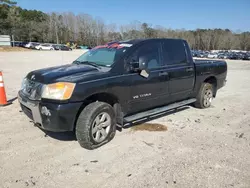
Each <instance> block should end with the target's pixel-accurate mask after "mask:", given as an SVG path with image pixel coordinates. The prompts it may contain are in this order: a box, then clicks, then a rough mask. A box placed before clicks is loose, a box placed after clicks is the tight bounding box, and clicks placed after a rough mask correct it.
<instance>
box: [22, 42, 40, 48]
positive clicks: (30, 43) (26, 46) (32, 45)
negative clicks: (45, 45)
mask: <svg viewBox="0 0 250 188" xmlns="http://www.w3.org/2000/svg"><path fill="white" fill-rule="evenodd" d="M39 44H40V43H37V42H29V43H27V44H26V45H25V46H24V47H25V48H30V49H35V48H36V46H38V45H39Z"/></svg>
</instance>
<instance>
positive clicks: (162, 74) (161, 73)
mask: <svg viewBox="0 0 250 188" xmlns="http://www.w3.org/2000/svg"><path fill="white" fill-rule="evenodd" d="M167 75H168V73H167V72H160V73H159V76H167Z"/></svg>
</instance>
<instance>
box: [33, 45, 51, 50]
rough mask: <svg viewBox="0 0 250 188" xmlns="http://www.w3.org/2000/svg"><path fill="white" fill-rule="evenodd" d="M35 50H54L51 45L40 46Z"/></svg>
mask: <svg viewBox="0 0 250 188" xmlns="http://www.w3.org/2000/svg"><path fill="white" fill-rule="evenodd" d="M35 48H36V49H37V50H55V49H54V47H53V45H52V44H40V45H38V46H36V47H35Z"/></svg>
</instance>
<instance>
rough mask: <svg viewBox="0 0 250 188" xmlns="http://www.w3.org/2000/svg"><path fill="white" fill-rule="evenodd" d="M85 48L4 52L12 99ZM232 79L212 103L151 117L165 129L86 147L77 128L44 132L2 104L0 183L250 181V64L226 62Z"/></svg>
mask: <svg viewBox="0 0 250 188" xmlns="http://www.w3.org/2000/svg"><path fill="white" fill-rule="evenodd" d="M81 53H82V52H81V51H79V50H76V51H73V52H40V51H37V52H33V51H32V52H2V53H0V69H2V70H3V71H4V81H5V86H6V88H5V89H6V90H7V95H8V99H12V98H14V97H16V94H17V91H18V89H19V88H20V84H21V80H22V78H23V77H24V76H25V75H26V74H27V73H28V72H29V71H31V70H34V69H38V68H42V67H48V66H53V65H60V64H65V63H67V62H71V61H72V60H74V59H75V58H77V57H78V56H79V55H80V54H81ZM227 62H228V67H229V71H228V78H227V80H228V82H227V85H226V87H224V88H222V89H221V90H219V92H218V95H217V98H216V99H215V100H214V101H213V106H212V107H211V108H209V109H205V110H200V109H195V108H193V107H189V108H187V109H185V110H182V111H179V112H177V113H173V114H170V115H167V116H164V117H161V118H158V119H155V120H153V121H152V122H150V123H158V124H164V125H165V126H167V131H164V132H149V131H132V129H131V128H127V129H123V130H122V131H121V132H117V134H116V137H115V138H114V139H113V140H112V141H111V142H110V143H108V144H106V145H105V146H103V147H101V148H99V149H97V150H93V151H88V150H85V149H83V148H81V147H80V146H79V145H78V143H77V141H75V140H74V137H73V136H72V134H69V133H67V134H66V133H64V134H62V133H61V134H53V135H50V136H46V135H45V134H44V132H43V131H41V130H40V129H38V128H36V127H34V126H33V124H32V123H31V122H30V121H29V119H28V118H27V117H26V116H25V115H24V114H23V113H20V112H19V110H20V108H19V104H18V102H17V100H15V101H14V102H13V104H12V105H10V106H7V107H4V108H0V187H4V188H7V187H9V188H12V187H17V188H22V187H44V188H48V187H58V188H61V187H74V188H78V187H79V188H80V187H81V188H82V187H86V188H87V187H96V188H100V187H102V188H105V187H107V188H112V187H122V188H131V187H135V188H145V187H149V188H152V187H160V188H163V187H179V188H186V187H187V188H188V187H192V188H193V187H201V188H204V187H209V188H212V187H213V188H218V187H220V188H222V187H244V188H249V187H250V171H249V169H250V114H249V110H250V105H249V104H250V94H249V93H250V85H249V83H250V62H246V61H227Z"/></svg>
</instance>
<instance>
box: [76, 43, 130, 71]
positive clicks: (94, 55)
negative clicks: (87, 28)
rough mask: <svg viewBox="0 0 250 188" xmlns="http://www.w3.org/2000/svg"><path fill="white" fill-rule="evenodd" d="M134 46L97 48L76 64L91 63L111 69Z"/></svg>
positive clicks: (77, 60) (112, 45)
mask: <svg viewBox="0 0 250 188" xmlns="http://www.w3.org/2000/svg"><path fill="white" fill-rule="evenodd" d="M130 46H132V45H130V44H118V43H114V44H111V45H102V46H97V47H95V48H93V49H91V50H89V51H87V52H85V53H84V54H83V55H81V56H80V57H79V58H78V59H76V60H75V61H74V62H75V63H81V62H82V63H84V62H91V63H95V64H97V65H99V66H107V67H110V66H111V65H112V64H113V63H114V62H115V61H116V60H118V59H119V58H120V57H121V56H122V55H124V53H125V52H126V51H127V49H128V48H129V47H130Z"/></svg>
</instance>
